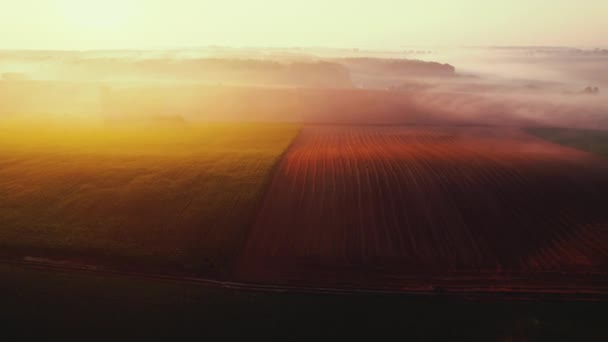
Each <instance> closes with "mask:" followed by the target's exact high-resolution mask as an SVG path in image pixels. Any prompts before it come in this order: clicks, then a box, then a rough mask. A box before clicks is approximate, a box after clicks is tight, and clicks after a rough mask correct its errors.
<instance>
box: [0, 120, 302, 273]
mask: <svg viewBox="0 0 608 342" xmlns="http://www.w3.org/2000/svg"><path fill="white" fill-rule="evenodd" d="M298 130H299V128H298V126H296V125H290V124H246V123H239V124H220V123H218V124H211V123H210V124H175V125H166V124H163V125H146V126H142V125H140V126H133V125H131V126H128V127H125V126H120V127H103V126H98V125H94V124H78V125H74V124H71V125H67V124H61V123H59V124H53V123H51V124H47V125H41V124H35V125H28V124H25V123H14V122H10V123H9V122H0V222H2V226H1V227H0V250H2V251H3V253H6V254H10V255H12V256H35V257H40V256H51V257H60V258H69V259H76V260H83V261H85V262H89V261H91V260H92V261H95V262H102V263H103V262H123V261H128V262H130V263H132V264H138V263H139V264H142V265H154V266H155V267H164V266H166V267H171V268H172V269H175V270H190V271H206V272H210V271H215V272H224V271H225V270H226V269H227V267H226V266H227V264H229V263H230V262H231V261H232V259H233V257H234V256H235V253H236V251H237V250H238V249H239V247H240V244H241V243H242V242H243V240H244V238H245V235H246V232H247V229H248V227H249V225H250V223H251V220H252V219H253V217H254V214H255V211H256V208H257V206H258V205H259V201H260V199H261V196H262V192H263V190H264V188H265V185H266V183H267V182H268V181H269V178H270V174H271V170H272V168H273V166H274V164H275V163H276V162H277V160H278V159H279V158H280V156H281V154H282V153H283V151H284V150H285V149H286V148H287V146H288V145H289V144H290V142H291V141H292V139H293V138H294V137H295V135H296V134H297V132H298Z"/></svg>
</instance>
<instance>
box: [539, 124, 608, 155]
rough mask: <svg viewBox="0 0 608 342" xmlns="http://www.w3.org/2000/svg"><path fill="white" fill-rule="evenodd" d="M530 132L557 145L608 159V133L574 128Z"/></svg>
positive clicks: (540, 129)
mask: <svg viewBox="0 0 608 342" xmlns="http://www.w3.org/2000/svg"><path fill="white" fill-rule="evenodd" d="M528 132H530V133H532V134H533V135H536V136H538V137H540V138H543V139H546V140H549V141H552V142H554V143H557V144H561V145H565V146H570V147H574V148H578V149H580V150H583V151H587V152H592V153H595V154H597V155H600V156H603V157H608V131H598V130H590V129H573V128H529V129H528Z"/></svg>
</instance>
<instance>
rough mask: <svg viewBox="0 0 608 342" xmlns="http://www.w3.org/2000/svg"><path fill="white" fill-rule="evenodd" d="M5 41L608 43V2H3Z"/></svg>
mask: <svg viewBox="0 0 608 342" xmlns="http://www.w3.org/2000/svg"><path fill="white" fill-rule="evenodd" d="M0 4H1V5H2V6H0V49H9V48H28V49H98V48H165V47H167V48H168V47H194V46H204V45H229V46H277V47H279V46H335V47H371V48H400V47H402V46H405V45H418V46H420V45H424V46H437V45H444V46H445V45H451V46H453V45H554V46H555V45H560V46H563V45H568V46H587V47H595V46H608V0H298V1H295V0H257V1H256V0H0Z"/></svg>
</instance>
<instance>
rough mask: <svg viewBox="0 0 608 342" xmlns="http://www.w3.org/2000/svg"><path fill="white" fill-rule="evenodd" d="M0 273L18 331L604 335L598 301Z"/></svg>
mask: <svg viewBox="0 0 608 342" xmlns="http://www.w3.org/2000/svg"><path fill="white" fill-rule="evenodd" d="M0 279H2V282H0V299H1V301H2V310H0V329H2V332H3V333H4V334H5V335H7V336H12V334H15V335H16V336H20V337H22V338H27V337H32V336H33V337H41V338H48V336H57V337H59V336H61V337H62V339H66V337H67V336H69V337H70V339H71V337H72V336H74V337H76V336H78V339H80V338H81V337H82V336H89V337H90V334H91V332H92V331H93V332H94V333H95V337H96V338H100V339H101V338H103V337H105V336H108V337H109V338H112V337H113V335H115V334H117V332H119V334H120V335H121V336H126V335H128V336H133V337H134V338H135V339H137V340H140V339H151V340H158V339H159V337H161V336H162V338H163V339H164V338H165V337H166V338H168V339H170V338H174V337H175V336H180V337H181V336H183V337H184V338H192V337H203V338H204V337H207V338H211V339H214V338H226V337H229V338H235V339H238V338H242V336H264V337H265V338H271V339H276V340H279V339H281V340H283V339H290V338H293V336H298V337H307V338H311V339H327V338H328V337H335V338H337V339H341V338H344V337H351V336H352V337H353V338H359V339H360V338H362V337H363V336H365V337H369V338H370V339H378V338H380V339H382V340H385V339H386V340H390V339H392V338H394V337H395V336H400V337H405V338H406V339H408V340H409V339H411V340H414V341H416V340H432V341H438V340H449V341H453V340H457V341H484V342H485V341H505V340H507V341H508V340H538V341H556V340H568V341H574V340H583V341H604V340H606V338H607V337H608V328H607V327H606V324H605V315H604V313H605V306H604V304H603V303H596V302H581V303H577V302H552V301H545V302H535V301H533V302H528V301H508V300H485V301H468V300H466V299H463V298H446V297H442V296H439V297H425V296H420V297H418V296H383V295H349V296H345V295H319V294H298V293H260V292H248V291H235V290H232V289H221V288H207V287H204V286H200V285H198V284H193V283H187V282H175V281H163V280H159V279H150V278H137V277H124V276H116V275H106V274H99V273H91V272H56V271H50V270H40V269H36V268H28V267H18V266H11V265H5V264H0ZM235 324H236V325H238V329H235ZM438 326H441V329H437V327H438ZM74 339H76V338H74Z"/></svg>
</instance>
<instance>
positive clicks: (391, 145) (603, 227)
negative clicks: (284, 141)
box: [237, 126, 608, 287]
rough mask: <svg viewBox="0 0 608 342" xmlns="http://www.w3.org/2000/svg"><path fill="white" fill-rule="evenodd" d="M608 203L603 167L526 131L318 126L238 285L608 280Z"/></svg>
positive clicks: (295, 158)
mask: <svg viewBox="0 0 608 342" xmlns="http://www.w3.org/2000/svg"><path fill="white" fill-rule="evenodd" d="M607 196H608V167H607V164H606V162H605V161H604V160H602V159H600V158H599V157H596V156H594V155H591V154H588V153H585V152H581V151H578V150H575V149H571V148H567V147H563V146H559V145H555V144H552V143H549V142H546V141H544V140H541V139H539V138H536V137H533V136H531V135H528V134H527V133H525V132H523V131H521V130H519V129H517V128H486V127H384V126H367V127H358V126H310V127H306V128H304V129H303V130H302V131H301V133H300V135H299V136H298V138H296V140H295V142H294V144H293V145H292V147H291V149H290V150H289V151H288V152H287V154H286V155H285V157H284V158H283V160H282V161H281V163H280V164H279V166H278V169H277V172H276V174H275V177H274V179H273V182H272V184H271V185H270V188H269V190H268V192H267V194H266V197H265V200H264V203H263V206H262V208H261V211H260V212H259V214H258V217H257V221H256V223H255V224H254V226H253V228H252V231H251V232H250V236H249V238H248V241H247V244H246V247H245V249H244V251H243V252H242V255H241V259H240V263H239V265H238V267H237V276H238V277H239V278H241V279H243V280H247V281H256V282H273V283H286V284H287V283H298V284H311V285H312V284H314V285H348V286H350V285H352V286H355V285H357V286H361V285H370V286H376V285H378V284H381V286H382V287H386V286H391V287H392V286H395V287H402V286H406V285H404V284H405V283H406V282H409V281H410V280H411V279H414V282H416V281H415V279H422V278H420V277H421V276H423V275H429V276H431V277H437V276H440V277H461V278H462V279H464V278H470V277H473V278H479V279H507V278H509V279H514V277H519V278H526V277H527V275H529V276H530V277H539V276H541V275H542V277H545V278H547V279H548V278H551V277H554V276H557V275H559V277H562V275H564V274H566V275H567V276H568V277H570V276H572V277H573V278H569V279H571V280H572V281H569V282H567V283H568V284H570V285H572V284H574V283H576V282H578V281H583V280H582V274H585V275H589V274H602V273H604V272H606V271H607V270H608V268H607V266H608V248H607V247H608V246H607V243H608V204H607V202H606V198H607ZM515 275H516V276H515ZM575 278H576V279H575ZM404 279H410V280H407V281H406V280H404ZM560 279H561V278H560ZM387 281H388V283H390V284H387ZM501 282H502V280H501V281H499V282H498V283H496V284H495V285H493V286H502V285H504V284H502V283H501ZM501 284H502V285H501ZM422 285H423V284H421V286H422ZM407 286H412V285H411V284H409V283H408V284H407Z"/></svg>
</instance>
